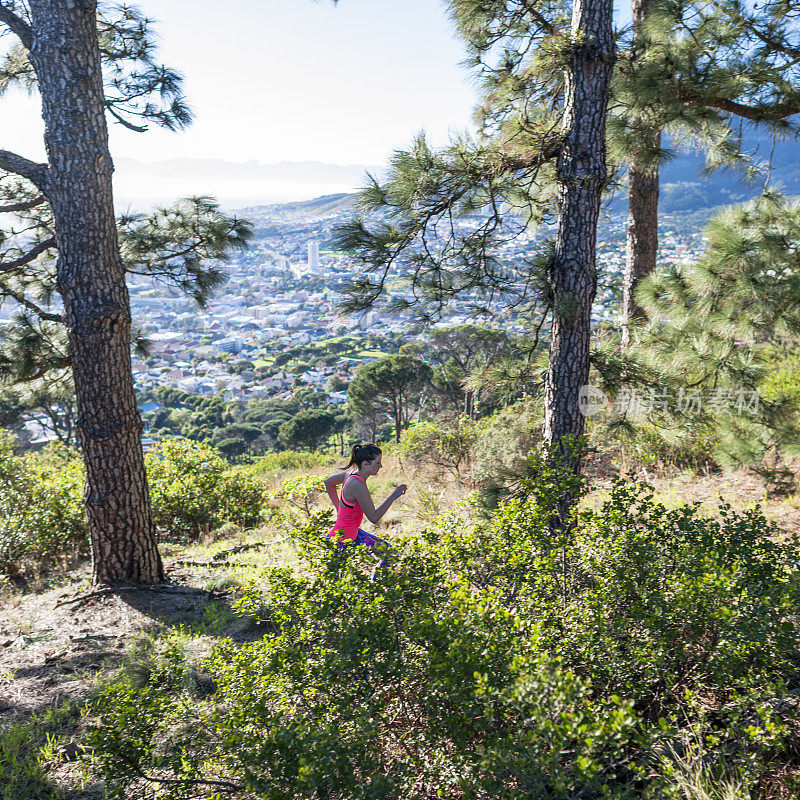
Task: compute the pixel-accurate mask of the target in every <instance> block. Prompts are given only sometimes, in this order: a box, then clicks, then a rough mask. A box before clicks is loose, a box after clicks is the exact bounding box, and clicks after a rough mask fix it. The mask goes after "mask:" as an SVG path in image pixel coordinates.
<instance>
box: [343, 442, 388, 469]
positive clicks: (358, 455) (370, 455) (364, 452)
mask: <svg viewBox="0 0 800 800" xmlns="http://www.w3.org/2000/svg"><path fill="white" fill-rule="evenodd" d="M382 452H383V451H382V450H381V449H380V447H378V445H376V444H354V445H353V448H352V450H350V463H349V464H347V466H346V467H343V469H350V467H356V468H357V469H361V465H362V464H363V463H364V462H365V461H372V460H374V459H375V458H376V457H377V456H379V455H380V454H381V453H382Z"/></svg>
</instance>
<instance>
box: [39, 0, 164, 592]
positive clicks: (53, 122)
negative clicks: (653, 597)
mask: <svg viewBox="0 0 800 800" xmlns="http://www.w3.org/2000/svg"><path fill="white" fill-rule="evenodd" d="M30 11H31V22H32V26H33V30H34V39H33V46H32V49H31V53H30V58H31V62H32V64H33V67H34V69H35V70H36V75H37V78H38V81H39V90H40V92H41V97H42V116H43V118H44V121H45V125H46V129H45V144H46V146H47V154H48V160H49V174H48V178H47V199H48V200H49V202H50V205H51V207H52V210H53V216H54V220H55V233H56V238H57V242H58V253H59V257H58V266H57V288H58V291H59V293H60V294H61V297H62V299H63V303H64V316H65V321H66V326H67V331H68V336H69V352H70V358H71V361H72V370H73V375H74V379H75V392H76V395H77V403H78V435H79V438H80V442H81V445H82V447H83V457H84V462H85V465H86V488H85V492H84V501H85V504H86V512H87V516H88V520H89V531H90V536H91V545H92V560H93V576H94V579H95V581H97V582H103V583H115V582H117V581H121V580H127V581H136V582H142V583H153V582H158V581H161V580H163V577H164V571H163V567H162V564H161V559H160V557H159V554H158V549H157V546H156V535H155V526H154V524H153V518H152V514H151V510H150V498H149V494H148V489H147V480H146V477H145V470H144V458H143V454H142V444H141V436H142V422H141V418H140V415H139V411H138V408H137V406H136V398H135V395H134V390H133V377H132V374H131V355H130V339H131V335H130V327H131V318H130V304H129V299H128V291H127V288H126V285H125V271H124V267H123V264H122V260H121V258H120V254H119V246H118V242H117V229H116V223H115V217H114V205H113V200H112V192H111V174H112V170H113V165H112V162H111V156H110V154H109V150H108V131H107V128H106V119H105V111H104V105H103V99H104V98H103V84H102V78H101V72H100V52H99V47H98V41H97V25H96V16H95V15H96V3H95V2H94V0H30Z"/></svg>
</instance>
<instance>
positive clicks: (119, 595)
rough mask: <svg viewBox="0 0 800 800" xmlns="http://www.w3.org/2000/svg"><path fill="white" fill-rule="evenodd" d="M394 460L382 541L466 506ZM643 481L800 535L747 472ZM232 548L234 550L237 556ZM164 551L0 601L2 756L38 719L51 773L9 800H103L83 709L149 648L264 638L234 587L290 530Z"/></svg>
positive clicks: (275, 551)
mask: <svg viewBox="0 0 800 800" xmlns="http://www.w3.org/2000/svg"><path fill="white" fill-rule="evenodd" d="M386 461H387V467H388V468H387V469H386V470H384V474H383V475H382V476H381V479H380V480H378V481H377V482H376V485H375V486H374V487H373V494H374V495H376V496H382V494H384V493H386V491H388V489H389V487H390V486H391V484H390V483H389V481H388V478H389V476H391V477H392V479H393V481H396V482H399V481H401V480H402V481H405V482H407V483H408V484H409V485H410V486H411V491H410V492H409V494H408V496H407V498H406V503H405V507H401V508H398V509H393V513H392V514H391V515H390V516H389V518H388V520H387V522H386V524H385V525H383V526H382V529H383V535H386V534H387V533H388V535H389V536H390V537H391V531H392V529H395V530H397V529H398V527H399V526H400V525H401V522H402V524H403V527H404V528H405V529H406V530H409V529H413V527H414V526H415V525H419V524H425V522H426V520H427V521H429V520H430V519H431V518H432V517H434V516H435V515H436V514H437V513H439V512H440V511H443V510H446V509H447V508H453V507H455V506H457V505H458V501H459V500H460V498H461V497H462V496H463V495H464V494H465V488H464V487H459V486H457V485H455V484H447V485H442V484H438V483H432V482H431V477H430V476H429V475H425V474H424V473H419V472H417V473H413V472H409V473H404V472H403V470H402V469H401V468H400V466H399V465H398V464H397V462H395V461H393V460H392V459H387V460H386ZM614 471H615V470H614V469H613V468H612V467H610V466H609V465H608V464H603V463H596V464H590V465H589V469H588V474H589V475H590V479H591V486H592V489H591V491H590V493H589V494H588V495H587V497H586V498H585V499H584V501H583V502H584V504H586V505H588V506H591V507H597V506H599V505H600V504H601V503H602V501H603V498H604V497H605V496H607V494H608V491H609V489H610V486H611V476H612V474H613V473H614ZM640 477H642V478H644V477H645V476H644V475H641V476H640ZM646 477H647V478H648V482H649V483H650V484H651V485H652V486H653V487H654V489H655V493H656V497H657V499H659V500H660V501H661V502H663V503H664V504H665V505H666V506H667V507H674V506H677V505H679V504H681V503H687V502H688V503H693V502H697V503H700V504H701V506H702V507H703V509H704V510H705V511H706V512H707V513H709V514H711V515H713V514H714V513H715V511H716V509H718V508H719V505H720V503H721V502H725V503H729V504H730V505H731V506H732V507H733V509H734V510H737V511H746V510H750V509H753V508H755V507H756V506H759V505H760V507H761V509H762V511H763V513H764V514H765V516H766V517H767V518H768V519H770V520H772V521H773V522H774V523H775V525H776V526H777V531H778V535H779V536H787V537H788V536H793V535H800V501H799V500H798V497H797V496H790V497H783V498H780V497H775V498H768V497H766V496H765V491H764V488H763V484H762V483H761V482H760V481H759V480H758V478H756V477H754V476H751V475H749V474H746V473H743V472H741V473H740V472H737V473H728V474H712V475H697V474H694V473H688V472H686V473H677V474H666V473H664V474H656V475H653V474H648V475H647V476H646ZM415 489H416V491H415ZM322 499H324V498H322ZM242 545H259V546H255V547H253V546H251V547H244V548H242V547H241V546H242ZM234 548H235V549H236V550H237V552H230V551H232V550H233V549H234ZM161 552H162V555H163V559H164V564H165V569H166V572H167V580H168V584H165V585H164V586H161V587H156V588H136V587H123V588H121V589H115V590H113V591H112V590H110V589H99V590H98V589H93V588H92V587H91V585H90V574H91V571H90V565H89V564H88V563H82V564H79V565H77V566H75V567H74V568H73V569H71V570H70V571H69V572H67V573H66V574H63V575H60V576H59V577H57V578H50V579H48V580H42V581H40V582H39V583H38V584H36V585H32V586H30V587H28V588H27V590H25V591H17V592H13V593H11V592H9V593H7V594H6V595H5V596H4V597H2V598H0V757H2V756H3V747H4V742H5V741H6V740H4V739H3V737H4V736H7V735H8V731H9V730H11V729H12V727H14V726H19V725H20V724H22V725H24V724H25V723H26V722H27V721H28V720H34V721H35V724H36V725H37V727H38V729H39V734H38V735H39V739H38V741H39V749H38V755H37V759H38V761H39V763H41V764H42V765H43V766H44V777H43V778H41V779H40V780H39V783H38V785H37V784H36V781H33V782H32V783H31V790H30V792H29V793H28V794H25V793H22V794H6V793H4V790H3V787H0V797H3V798H4V800H5V798H8V799H9V800H35V799H36V798H42V800H44V798H49V797H58V796H61V797H64V798H66V799H67V800H96V799H99V798H101V797H103V795H104V787H103V786H102V784H101V783H100V782H99V781H98V779H97V778H96V776H95V775H94V774H93V772H92V768H91V763H90V760H89V761H87V760H85V759H83V758H82V756H83V751H82V749H81V748H80V741H81V738H82V731H83V729H84V726H85V720H84V718H83V717H81V715H80V713H79V709H80V708H81V706H82V705H83V703H84V702H85V701H86V700H87V699H88V698H90V697H91V696H92V694H93V693H94V692H96V691H97V688H98V686H100V685H102V684H103V682H104V681H107V680H110V679H111V678H112V677H113V676H114V675H115V674H118V673H119V671H120V670H124V669H135V668H136V659H137V658H141V652H142V648H141V643H142V642H143V641H145V640H147V639H149V640H151V641H152V640H155V639H158V638H159V637H163V636H166V635H168V634H170V632H179V633H180V634H181V635H183V636H184V638H185V640H186V641H187V642H190V645H191V647H192V648H193V649H194V650H195V651H196V656H197V657H198V658H201V657H202V656H203V655H204V654H206V653H208V652H210V650H211V648H212V647H213V643H214V641H215V640H217V639H219V638H220V637H230V638H232V639H234V640H235V641H246V640H252V639H255V638H258V637H260V636H262V635H263V631H262V630H260V629H259V628H258V627H257V626H256V625H255V623H254V622H253V621H252V620H251V619H250V618H245V617H242V616H240V615H237V614H236V612H235V611H234V610H233V609H232V606H231V603H232V601H233V599H235V597H236V596H237V589H238V588H240V587H242V586H244V585H246V584H247V583H248V582H249V581H251V580H255V581H257V580H258V576H259V574H260V573H261V572H262V571H263V569H264V567H266V566H268V565H271V564H275V563H286V562H287V561H291V559H292V555H293V544H292V541H291V539H290V538H289V537H287V535H286V532H285V530H284V531H281V530H279V529H276V528H275V527H274V526H267V527H264V528H261V529H257V530H252V531H237V530H232V529H231V528H230V527H228V528H226V529H223V530H221V531H219V532H218V535H216V536H215V535H213V534H210V535H208V536H206V537H205V538H204V539H203V540H202V541H199V542H189V541H164V542H162V544H161ZM137 653H138V655H137ZM34 738H35V737H34ZM0 772H1V770H0Z"/></svg>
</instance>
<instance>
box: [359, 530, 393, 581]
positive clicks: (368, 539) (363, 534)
mask: <svg viewBox="0 0 800 800" xmlns="http://www.w3.org/2000/svg"><path fill="white" fill-rule="evenodd" d="M355 541H356V544H363V545H364V546H365V547H370V548H372V552H373V553H374V554H375V555H376V556H378V558H380V561H379V562H378V563H377V564H376V565H375V568H374V569H373V570H372V575H370V580H372V581H374V580H375V574H376V573H377V571H378V570H379V569H380V568H381V567H385V566H386V565H387V564H388V563H389V559H390V556H391V551H392V547H391V545H390V544H389V542H387V541H386V540H385V539H381V538H380V537H378V536H376V535H375V534H374V533H367V531H365V530H363V529H362V528H359V529H358V536H356V540H355Z"/></svg>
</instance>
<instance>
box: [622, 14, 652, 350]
mask: <svg viewBox="0 0 800 800" xmlns="http://www.w3.org/2000/svg"><path fill="white" fill-rule="evenodd" d="M649 5H650V0H632V3H631V12H632V24H633V36H634V48H636V49H638V50H640V51H641V53H642V54H643V53H644V46H640V47H639V48H637V46H636V40H637V39H638V38H639V37H640V36H641V35H642V33H643V26H644V20H645V16H646V14H647V10H648V8H649ZM634 57H635V55H634ZM633 129H634V130H635V131H637V132H641V142H640V144H641V146H642V149H643V150H644V151H645V152H647V151H649V152H651V153H652V152H653V151H655V150H657V149H659V148H660V147H661V130H660V129H659V128H654V127H648V126H647V121H646V120H645V119H644V118H642V117H638V118H637V119H635V120H634V125H633ZM648 161H651V159H646V158H643V157H642V156H637V155H636V154H634V156H633V158H632V159H631V162H630V165H629V167H628V232H627V243H626V249H625V279H624V285H623V298H622V345H623V347H627V345H628V343H629V341H630V334H631V324H635V323H636V322H637V321H638V322H642V321H644V320H646V319H647V315H646V314H645V312H644V309H643V308H642V307H641V306H640V305H639V304H638V303H637V302H636V289H637V287H638V286H639V284H640V283H641V281H642V280H644V278H646V277H647V276H648V275H649V274H650V273H651V272H652V271H653V270H654V269H655V268H656V258H657V256H658V188H659V177H658V164H655V165H652V164H648V163H647V162H648Z"/></svg>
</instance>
